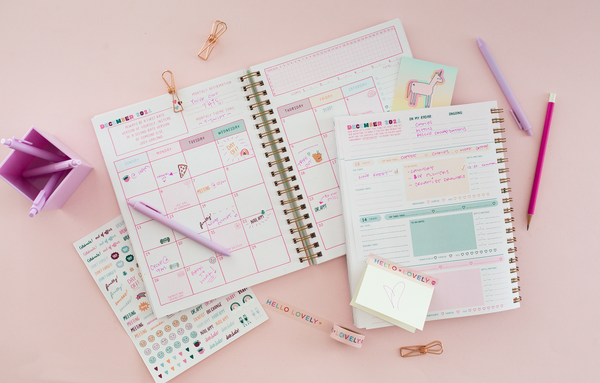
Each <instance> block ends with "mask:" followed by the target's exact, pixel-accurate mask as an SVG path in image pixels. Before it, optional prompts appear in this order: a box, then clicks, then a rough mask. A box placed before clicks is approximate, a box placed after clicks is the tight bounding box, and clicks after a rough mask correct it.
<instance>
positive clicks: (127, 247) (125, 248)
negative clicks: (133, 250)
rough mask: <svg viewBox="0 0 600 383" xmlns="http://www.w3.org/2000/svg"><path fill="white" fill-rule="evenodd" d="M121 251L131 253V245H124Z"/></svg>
mask: <svg viewBox="0 0 600 383" xmlns="http://www.w3.org/2000/svg"><path fill="white" fill-rule="evenodd" d="M121 252H122V253H129V246H123V247H122V248H121Z"/></svg>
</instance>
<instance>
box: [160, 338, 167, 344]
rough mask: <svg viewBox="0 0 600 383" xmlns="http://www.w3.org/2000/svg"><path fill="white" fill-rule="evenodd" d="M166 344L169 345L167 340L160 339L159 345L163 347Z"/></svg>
mask: <svg viewBox="0 0 600 383" xmlns="http://www.w3.org/2000/svg"><path fill="white" fill-rule="evenodd" d="M167 343H169V340H168V339H167V338H162V339H161V340H160V344H162V345H163V346H165V345H166V344H167Z"/></svg>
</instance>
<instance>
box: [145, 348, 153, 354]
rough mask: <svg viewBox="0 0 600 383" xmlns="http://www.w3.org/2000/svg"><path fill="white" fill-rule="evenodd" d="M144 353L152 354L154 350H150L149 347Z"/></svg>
mask: <svg viewBox="0 0 600 383" xmlns="http://www.w3.org/2000/svg"><path fill="white" fill-rule="evenodd" d="M144 354H146V355H150V354H152V350H150V349H149V348H147V349H145V350H144Z"/></svg>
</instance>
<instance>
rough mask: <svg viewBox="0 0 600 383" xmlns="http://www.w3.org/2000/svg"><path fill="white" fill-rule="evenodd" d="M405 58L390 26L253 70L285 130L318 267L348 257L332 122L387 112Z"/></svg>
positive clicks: (398, 32)
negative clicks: (318, 256)
mask: <svg viewBox="0 0 600 383" xmlns="http://www.w3.org/2000/svg"><path fill="white" fill-rule="evenodd" d="M403 56H407V57H412V54H411V51H410V47H409V45H408V41H407V39H406V35H405V33H404V29H403V27H402V24H401V23H400V21H399V20H394V21H391V22H388V23H385V24H381V25H379V26H376V27H373V28H369V29H366V30H364V31H361V32H358V33H354V34H352V35H349V36H346V37H344V38H340V39H337V40H334V41H331V42H329V43H326V44H322V45H319V46H316V47H314V48H310V49H307V50H304V51H301V52H298V53H295V54H292V55H289V56H286V57H283V58H280V59H277V60H273V61H270V62H267V63H264V64H260V65H257V66H254V67H252V69H251V70H252V71H260V73H261V77H260V80H262V81H264V82H265V89H266V91H267V93H268V94H267V95H266V96H265V97H264V98H268V99H269V100H270V101H271V104H272V105H273V110H274V112H275V115H276V119H277V120H278V122H279V125H278V126H281V127H282V128H283V129H282V130H283V135H284V138H285V144H282V145H286V146H287V147H288V149H289V150H290V152H291V155H290V158H291V159H292V161H293V162H294V163H295V166H294V169H295V171H296V173H295V175H296V177H297V178H298V180H299V183H300V184H301V185H302V187H303V190H304V193H305V197H306V200H307V202H306V203H307V205H308V206H309V208H310V210H311V212H310V220H309V222H311V223H312V224H313V227H314V228H316V230H315V233H316V235H317V238H316V241H318V242H319V244H320V249H322V250H323V255H324V259H331V258H333V257H336V256H339V255H343V254H345V253H346V249H345V245H344V243H345V238H344V229H343V219H342V205H341V202H340V188H339V186H340V183H339V174H338V163H337V161H338V159H337V153H336V145H335V138H334V132H333V118H334V117H341V116H348V115H359V114H369V113H381V112H384V111H388V110H390V108H391V105H392V101H393V96H394V88H395V84H396V80H397V76H398V67H399V63H400V58H401V57H403Z"/></svg>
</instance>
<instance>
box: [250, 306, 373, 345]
mask: <svg viewBox="0 0 600 383" xmlns="http://www.w3.org/2000/svg"><path fill="white" fill-rule="evenodd" d="M261 303H262V305H263V306H264V307H265V308H267V309H269V310H271V311H275V312H277V313H279V314H282V315H284V316H286V317H287V318H289V319H292V320H295V321H297V322H300V323H302V324H305V325H307V326H310V327H311V328H313V329H315V330H319V331H323V332H325V333H328V334H329V336H330V337H331V338H333V339H335V340H337V341H338V342H341V343H344V344H347V345H349V346H352V347H356V348H361V347H362V345H363V343H364V341H365V336H364V335H363V334H360V333H357V332H355V331H352V330H350V329H348V328H346V327H342V326H339V325H337V324H335V323H333V322H332V321H330V320H328V319H324V318H322V317H320V316H318V315H314V314H311V313H309V312H307V311H306V310H303V309H300V308H298V307H294V306H292V305H290V304H288V303H285V302H282V301H280V300H278V299H272V298H267V299H266V300H262V301H261Z"/></svg>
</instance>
